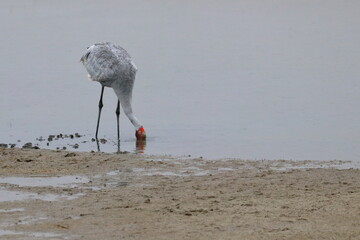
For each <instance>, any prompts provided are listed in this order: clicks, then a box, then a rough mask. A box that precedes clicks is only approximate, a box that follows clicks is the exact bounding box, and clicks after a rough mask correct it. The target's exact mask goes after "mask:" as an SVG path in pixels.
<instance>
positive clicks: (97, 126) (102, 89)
mask: <svg viewBox="0 0 360 240" xmlns="http://www.w3.org/2000/svg"><path fill="white" fill-rule="evenodd" d="M103 94H104V86H102V88H101V96H100V101H99V115H98V120H97V125H96V134H95V138H96V141H98V132H99V123H100V115H101V109H102V107H103V106H104V105H103V102H102V98H103Z"/></svg>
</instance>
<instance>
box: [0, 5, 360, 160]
mask: <svg viewBox="0 0 360 240" xmlns="http://www.w3.org/2000/svg"><path fill="white" fill-rule="evenodd" d="M0 30H1V37H0V39H1V40H0V41H1V44H0V52H1V58H0V65H1V68H0V109H1V113H0V143H17V144H18V146H22V145H23V144H24V143H26V142H28V141H31V142H33V143H34V144H35V143H38V144H39V145H40V146H41V147H44V148H50V149H55V148H56V147H62V146H67V148H68V149H72V148H71V146H69V145H71V144H74V143H79V148H78V150H80V151H90V150H96V144H94V143H93V142H91V138H92V137H93V135H94V133H95V126H96V118H97V111H98V107H97V104H98V100H99V96H100V84H98V83H96V82H90V81H88V80H87V73H86V71H85V70H84V68H83V67H82V65H81V64H80V63H79V59H80V57H81V55H82V54H83V52H84V50H85V49H86V47H87V46H90V45H92V44H93V43H94V42H98V41H112V42H116V43H119V44H120V45H122V46H123V47H124V48H126V49H127V50H128V51H129V53H130V54H131V55H132V57H133V59H134V61H135V63H136V65H137V66H138V68H139V71H138V74H137V79H136V84H135V88H134V93H133V95H134V96H133V107H134V112H135V115H136V116H137V117H138V118H139V119H140V120H141V121H142V122H143V123H144V126H145V128H146V130H147V133H148V136H149V139H148V141H147V142H146V145H145V146H143V148H144V152H145V153H149V154H173V155H188V154H190V155H192V156H203V157H206V158H220V157H236V158H243V159H263V158H265V159H279V158H281V159H314V160H317V159H319V160H333V159H342V160H353V161H358V162H360V148H359V136H360V121H359V119H360V108H359V102H360V94H359V92H360V86H359V79H360V45H359V43H360V3H359V2H357V1H331V0H330V1H327V0H326V1H325V0H318V1H300V0H299V1H281V0H280V1H272V0H270V1H269V0H266V1H265V0H259V1H250V0H249V1H246V0H245V1H230V0H229V1H203V0H200V1H156V0H155V1H144V0H143V1H101V2H100V1H40V0H38V1H1V3H0ZM116 101H117V100H116V97H115V94H114V93H113V91H112V89H106V90H105V98H104V108H103V113H102V120H101V127H100V136H101V137H102V138H106V139H107V140H108V143H107V144H102V145H101V150H102V151H107V152H115V151H116V146H115V144H114V143H115V141H116V118H115V108H116ZM75 132H77V133H79V134H81V135H84V136H83V137H82V138H79V139H76V140H70V139H64V140H61V141H60V140H58V141H53V142H51V143H50V144H49V146H46V142H47V141H44V142H38V141H36V138H38V137H40V136H43V137H44V138H47V136H48V135H50V134H59V133H63V134H69V133H75ZM17 140H21V142H17ZM83 141H84V142H83ZM85 141H86V142H85ZM135 149H136V143H135V137H134V130H133V127H132V125H131V124H130V122H129V121H128V119H127V118H126V117H125V115H124V114H122V115H121V150H126V151H135Z"/></svg>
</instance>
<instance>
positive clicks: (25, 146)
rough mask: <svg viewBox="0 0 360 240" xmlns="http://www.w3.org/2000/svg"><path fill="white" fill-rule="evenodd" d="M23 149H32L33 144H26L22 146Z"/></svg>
mask: <svg viewBox="0 0 360 240" xmlns="http://www.w3.org/2000/svg"><path fill="white" fill-rule="evenodd" d="M22 148H32V143H31V142H28V143H25V144H24V146H22Z"/></svg>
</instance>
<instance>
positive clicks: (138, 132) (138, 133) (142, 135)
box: [135, 126, 146, 140]
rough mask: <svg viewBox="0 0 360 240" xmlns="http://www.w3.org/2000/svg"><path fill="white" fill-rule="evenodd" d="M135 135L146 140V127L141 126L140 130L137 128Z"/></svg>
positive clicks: (138, 138)
mask: <svg viewBox="0 0 360 240" xmlns="http://www.w3.org/2000/svg"><path fill="white" fill-rule="evenodd" d="M135 136H136V139H137V140H145V139H146V133H145V129H144V127H142V126H141V127H140V128H139V129H138V130H136V132H135Z"/></svg>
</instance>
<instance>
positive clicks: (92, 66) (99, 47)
mask: <svg viewBox="0 0 360 240" xmlns="http://www.w3.org/2000/svg"><path fill="white" fill-rule="evenodd" d="M80 61H81V62H82V63H83V64H84V66H85V68H86V70H87V71H88V73H89V78H90V79H91V80H94V81H99V82H105V81H107V80H111V79H115V78H116V77H118V76H120V74H124V73H126V70H127V68H128V67H129V63H131V57H130V55H129V54H128V53H127V52H126V51H125V50H124V49H123V48H121V47H119V46H117V45H115V44H112V43H96V44H94V45H93V46H91V47H89V48H88V49H87V51H86V53H85V54H84V55H83V56H82V57H81V59H80Z"/></svg>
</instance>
